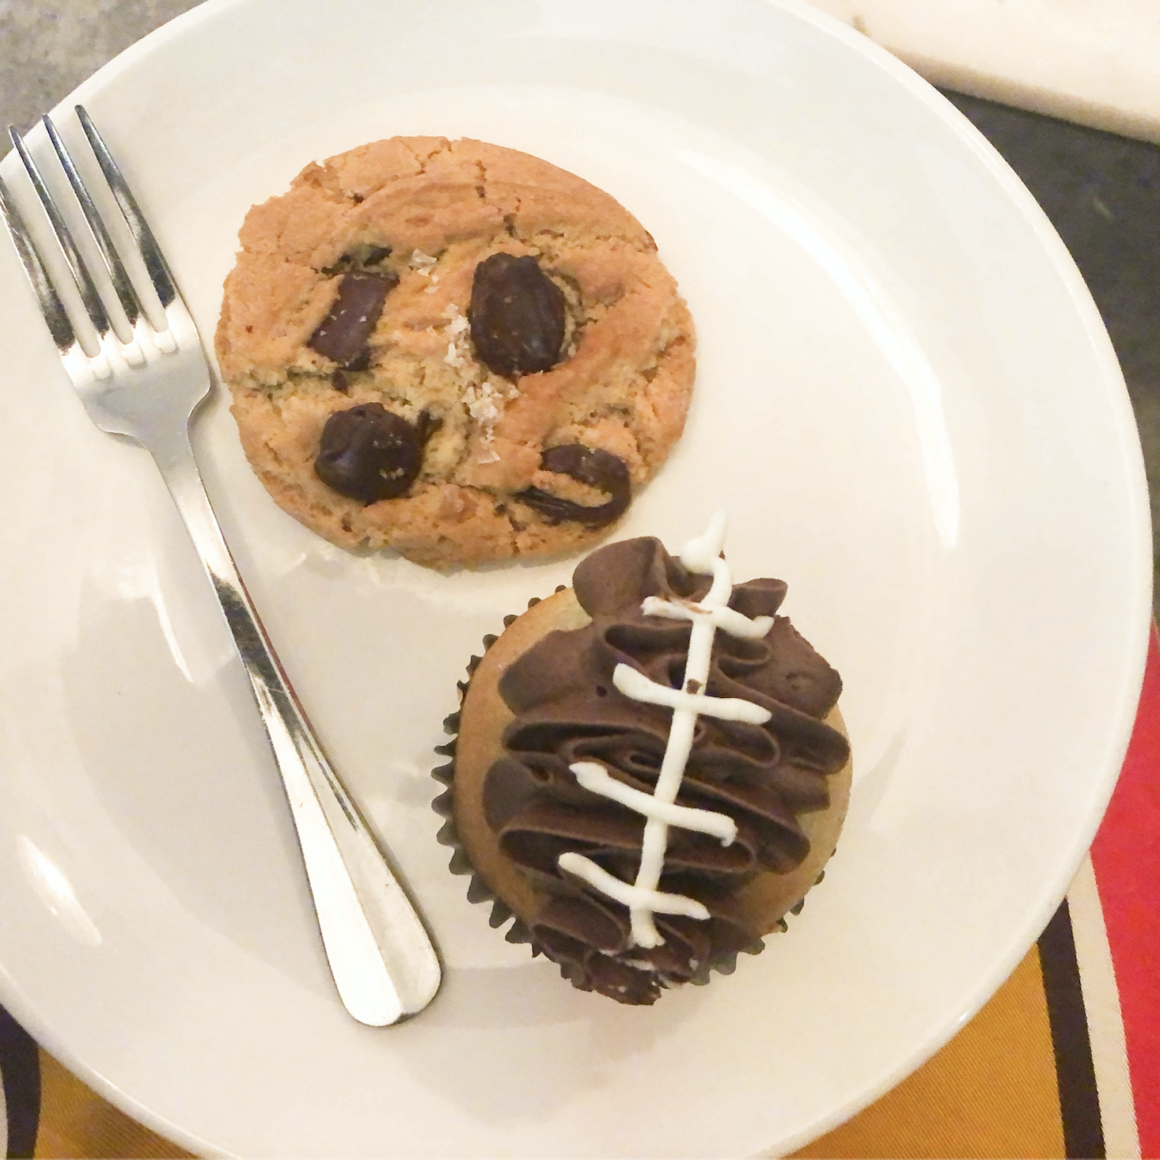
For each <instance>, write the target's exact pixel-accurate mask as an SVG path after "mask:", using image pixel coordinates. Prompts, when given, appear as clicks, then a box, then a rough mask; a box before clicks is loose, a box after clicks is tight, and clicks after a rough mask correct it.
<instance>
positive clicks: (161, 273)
mask: <svg viewBox="0 0 1160 1160" xmlns="http://www.w3.org/2000/svg"><path fill="white" fill-rule="evenodd" d="M76 114H77V119H78V120H79V121H80V123H81V128H82V129H83V130H84V131H85V136H86V137H87V138H88V140H89V145H90V146H91V147H92V150H93V153H94V155H95V156H96V158H97V164H98V165H100V167H101V172H102V173H103V174H104V175H105V180H106V181H107V182H108V183H109V188H110V189H111V190H112V191H113V196H114V197H115V198H116V199H117V204H118V205H119V206H120V207H121V213H123V214H124V215H125V222H126V224H127V225H128V226H129V230H130V232H131V233H132V235H133V238H134V240H135V241H136V243H137V248H138V249H139V250H140V251H141V257H142V258H143V259H144V260H145V269H146V270H147V271H148V273H149V280H150V281H151V282H152V283H153V289H154V290H156V291H157V297H158V298H160V299H161V305H162V307H164V308H168V307H169V305H170V303H171V302H173V300H174V299H175V298H178V297H179V295H178V293H177V285H176V283H175V282H174V281H173V275H172V274H170V272H169V266H168V264H167V263H166V261H165V258H164V256H163V255H162V253H161V247H160V246H158V244H157V239H156V238H155V237H154V236H153V231H152V230H151V229H150V228H149V223H148V222H147V221H146V220H145V217H144V215H143V214H142V213H141V210H140V208H139V207H138V205H137V199H136V198H135V197H134V196H133V192H132V190H130V189H129V186H128V183H127V182H126V181H125V178H124V175H123V174H122V173H121V170H120V169H119V168H118V166H117V163H116V162H115V161H114V160H113V157H112V154H111V153H110V152H109V150H108V148H107V147H106V145H105V143H104V141H102V140H101V135H100V133H98V132H97V127H96V126H95V125H94V124H93V122H92V120H91V119H90V117H89V115H88V113H86V112H85V109H84V106H83V105H77V106H76Z"/></svg>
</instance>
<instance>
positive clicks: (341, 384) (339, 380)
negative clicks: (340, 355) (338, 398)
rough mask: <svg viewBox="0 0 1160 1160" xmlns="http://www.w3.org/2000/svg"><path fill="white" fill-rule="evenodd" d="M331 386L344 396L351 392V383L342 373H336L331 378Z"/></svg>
mask: <svg viewBox="0 0 1160 1160" xmlns="http://www.w3.org/2000/svg"><path fill="white" fill-rule="evenodd" d="M330 385H331V386H332V387H333V388H334V389H335V390H336V391H341V392H342V393H343V394H344V395H345V394H348V393H349V392H350V383H348V382H347V381H346V375H345V374H343V372H342V371H335V372H334V374H332V375H331V376H330Z"/></svg>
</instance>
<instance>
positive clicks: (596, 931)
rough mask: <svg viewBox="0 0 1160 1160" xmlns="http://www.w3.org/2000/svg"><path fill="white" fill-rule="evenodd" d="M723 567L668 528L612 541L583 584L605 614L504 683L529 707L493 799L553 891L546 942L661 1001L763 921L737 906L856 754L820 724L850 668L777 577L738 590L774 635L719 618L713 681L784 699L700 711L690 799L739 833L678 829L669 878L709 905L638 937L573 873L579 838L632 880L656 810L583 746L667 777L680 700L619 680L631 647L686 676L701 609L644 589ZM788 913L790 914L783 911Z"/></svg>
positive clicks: (621, 767)
mask: <svg viewBox="0 0 1160 1160" xmlns="http://www.w3.org/2000/svg"><path fill="white" fill-rule="evenodd" d="M709 584H710V578H709V577H707V576H698V575H694V574H692V573H690V572H688V571H687V570H686V569H685V568H684V567H683V566H682V565H681V563H680V562H679V561H678V560H676V559H674V558H673V557H672V556H670V555H669V554H668V553H667V552H666V551H665V549H664V547H663V546H662V544H661V543H660V541H659V540H656V539H652V538H643V539H636V540H626V541H623V542H621V543H617V544H612V545H610V546H608V547H606V548H603V549H601V550H600V551H598V552H595V553H594V554H593V555H591V556H589V557H588V558H587V559H586V560H585V561H584V562H583V563H581V564H580V566H579V567H578V568H577V569H576V572H575V574H574V577H573V586H574V589H575V593H576V597H577V599H578V600H579V602H580V604H581V606H582V607H583V608H584V610H585V611H586V612H587V613H588V614H589V616H591V617H592V623H591V624H589V625H587V626H585V627H584V628H581V629H577V630H574V631H568V632H563V631H556V632H552V633H550V634H549V635H548V636H546V637H544V639H542V640H541V641H539V642H537V643H536V644H535V645H534V646H533V647H532V648H531V649H529V650H528V651H527V652H526V653H524V655H523V656H521V657H520V658H519V659H518V660H517V661H516V662H515V663H514V664H512V665H511V666H509V668H508V669H507V671H506V672H505V673H504V675H503V677H502V678H501V680H500V684H499V691H500V695H501V696H502V697H503V699H504V701H505V702H506V703H507V705H508V707H509V708H510V709H511V710H512V712H513V713H514V714H515V720H513V721H512V722H511V723H510V724H509V726H508V727H507V729H506V730H505V732H504V736H503V742H504V747H505V755H504V756H503V757H502V758H500V759H499V760H497V761H496V762H495V763H494V764H493V765H492V766H491V768H490V769H489V770H488V772H487V775H486V779H485V782H484V791H483V793H484V796H483V804H484V812H485V815H486V819H487V822H488V824H489V825H490V827H491V828H492V830H493V831H494V832H495V833H496V835H497V837H498V840H499V843H500V846H501V848H502V850H503V851H504V853H505V854H507V855H508V856H509V857H510V858H512V859H513V860H514V861H515V862H516V863H517V864H518V865H519V866H520V867H521V868H522V869H523V871H524V872H525V874H526V875H527V876H528V877H529V879H530V881H531V883H532V885H533V886H534V887H535V888H536V891H537V893H538V895H539V896H540V898H541V899H542V904H541V906H540V909H539V912H538V913H537V914H536V915H535V917H534V919H533V920H532V921H531V923H530V924H529V925H530V928H531V934H532V939H533V945H536V946H538V947H539V948H540V949H541V950H543V951H544V953H545V954H547V955H548V956H549V957H550V958H552V959H554V960H555V961H556V962H557V963H559V964H560V966H561V968H562V970H563V973H564V975H565V976H566V977H567V978H569V979H570V980H571V981H572V983H573V984H575V985H576V986H577V987H580V988H581V989H583V990H592V989H595V990H597V991H600V992H602V993H604V994H606V995H609V996H611V997H612V998H614V999H618V1000H620V1001H621V1002H627V1003H652V1002H653V1001H654V1000H655V999H656V998H657V997H658V996H659V995H660V988H661V987H662V986H666V985H671V984H675V983H680V982H685V981H688V980H689V979H692V978H695V977H700V976H703V975H704V974H705V973H707V971H708V968H709V967H710V966H712V965H714V964H715V963H722V962H726V961H728V960H729V959H730V958H732V957H733V956H735V955H736V953H737V952H738V951H740V950H743V949H746V948H748V947H750V946H752V945H753V944H754V943H755V941H756V940H758V939H759V938H760V936H761V935H762V934H763V933H765V931H764V930H763V929H756V928H755V927H754V926H753V920H752V919H747V918H746V916H745V915H744V914H743V913H742V910H741V908H740V907H739V906H738V905H737V902H736V894H737V891H738V890H739V888H740V887H741V886H743V885H744V884H745V883H746V882H748V881H749V880H750V879H751V878H752V877H753V876H754V875H756V874H757V873H759V872H761V871H762V870H771V871H774V872H779V873H784V872H786V871H789V870H792V869H793V868H794V867H795V866H798V865H799V864H800V863H801V862H802V860H803V859H804V858H805V856H806V854H807V853H808V851H809V841H808V839H807V838H806V836H805V834H804V833H803V832H802V829H801V827H800V826H799V824H798V820H797V818H798V815H800V814H802V813H805V812H807V811H811V810H819V809H824V808H825V807H826V806H827V805H828V804H829V794H828V791H827V786H826V777H827V775H828V774H831V773H834V772H836V771H837V770H839V769H841V768H842V767H843V766H844V765H845V763H846V760H847V757H848V755H849V750H848V746H847V743H846V740H845V738H844V737H843V736H842V735H841V734H840V733H839V732H837V730H835V729H832V728H830V727H829V726H828V725H825V724H823V723H822V721H821V718H823V717H824V716H825V715H826V714H827V713H828V712H829V711H830V710H831V709H832V708H833V706H834V704H835V702H836V701H837V699H838V694H839V693H840V692H841V687H842V685H841V679H840V678H839V676H838V674H837V673H836V672H835V671H834V670H833V669H832V668H831V667H830V666H829V665H828V664H827V663H826V662H825V661H824V660H823V659H822V658H821V657H820V656H819V655H818V654H817V653H816V652H815V651H814V650H813V648H812V647H811V646H810V645H809V643H808V642H807V641H805V640H804V639H803V638H802V637H801V636H799V635H798V633H797V632H795V631H794V629H793V627H792V626H791V625H790V622H789V620H788V619H786V618H785V617H783V616H774V614H775V613H776V611H777V609H778V607H779V606H780V605H781V602H782V600H783V599H784V598H785V592H786V586H785V584H784V583H782V582H781V581H780V580H750V581H748V582H747V583H744V584H738V585H736V586H735V587H734V589H733V594H732V598H731V599H730V602H729V604H730V607H731V608H734V609H736V610H738V611H739V612H742V613H744V614H745V615H746V616H750V617H756V616H774V621H773V626H772V628H771V629H770V631H769V633H768V634H767V635H766V636H765V637H764V638H762V639H760V640H743V639H740V638H737V637H734V636H731V635H729V634H728V633H725V632H723V631H719V632H718V633H717V634H716V638H715V641H714V647H713V659H712V665H711V668H710V673H709V678H708V682H707V684H708V688H707V689H706V690H703V691H705V692H707V693H708V694H709V695H711V696H718V697H741V698H744V699H746V700H749V701H753V702H755V703H756V704H758V705H761V706H762V707H764V708H766V709H768V710H769V712H770V714H771V717H770V720H769V722H768V723H767V724H765V725H751V724H746V723H744V722H734V721H724V720H720V719H716V718H711V717H700V718H699V719H698V722H697V726H696V733H695V737H694V743H693V750H692V753H691V755H690V758H689V762H688V765H687V767H686V770H685V777H684V781H683V783H682V786H681V791H680V795H679V797H678V799H677V801H678V803H679V804H680V805H684V806H690V807H694V808H700V809H710V810H714V811H716V812H718V813H722V814H727V815H728V816H729V817H731V818H732V819H733V820H734V821H735V822H736V823H737V838H736V840H735V841H734V842H733V843H732V844H731V845H729V846H722V845H721V843H720V842H719V841H718V840H717V839H715V838H713V837H710V836H708V835H705V834H700V833H695V832H692V831H688V830H682V829H678V828H675V827H673V828H670V830H669V841H668V848H667V853H666V857H665V867H664V872H663V874H662V877H661V881H660V885H659V889H660V890H662V891H666V892H671V893H677V894H684V895H686V896H688V897H691V898H695V899H697V900H698V901H700V902H702V903H704V905H705V906H706V907H707V908H708V910H709V913H710V918H709V919H708V920H698V919H690V918H684V917H680V916H673V915H664V914H658V915H656V922H657V928H658V930H659V931H660V933H661V934H662V936H663V937H664V940H665V941H664V944H663V945H661V946H659V947H657V948H655V949H653V950H643V949H641V948H639V947H634V946H630V940H629V917H628V911H627V909H626V908H625V907H624V906H622V905H620V904H619V903H616V902H613V901H612V900H611V899H609V898H608V897H606V896H605V895H603V894H600V893H598V892H596V891H594V890H593V889H591V888H590V887H588V886H587V885H585V884H584V883H582V882H580V881H578V880H577V879H574V878H572V877H569V876H567V875H565V874H563V873H562V872H561V871H560V869H559V868H558V866H557V864H556V860H557V858H558V856H559V855H560V854H562V853H564V852H565V851H569V850H574V851H577V852H579V853H582V854H584V855H585V856H586V857H588V858H590V859H592V861H594V862H596V863H597V864H598V865H600V866H602V867H603V868H604V869H605V870H607V871H609V872H610V873H611V874H614V875H616V876H617V877H619V878H621V879H622V880H624V881H626V882H632V881H633V880H634V879H635V877H636V873H637V869H638V866H639V860H640V849H641V838H642V834H643V831H644V819H643V818H642V817H641V815H640V814H638V813H636V812H634V811H633V810H631V809H629V808H628V807H626V806H622V805H620V804H618V803H616V802H613V801H611V800H609V799H608V798H606V797H603V796H601V795H599V794H595V793H592V792H590V791H589V790H586V789H584V788H582V787H581V786H580V785H579V784H578V783H577V781H576V777H575V775H574V774H573V773H572V772H571V771H570V770H569V768H568V767H569V764H570V763H572V762H574V761H582V760H588V761H597V762H600V763H601V764H603V765H604V766H605V767H606V768H607V769H608V771H609V773H610V774H611V775H612V776H613V777H614V778H616V779H617V780H619V781H622V782H624V783H625V784H627V785H629V786H632V787H633V788H635V789H639V790H642V791H644V792H652V790H653V788H654V787H655V784H656V778H657V773H658V771H659V769H660V764H661V759H662V757H663V755H664V751H665V745H666V741H667V738H668V729H669V720H670V718H671V715H672V714H671V711H670V710H669V709H666V708H663V707H660V706H656V705H650V704H644V703H641V702H638V701H634V700H631V699H630V698H628V697H626V696H624V695H623V694H622V693H620V692H619V691H618V690H617V689H616V688H615V687H614V685H613V683H612V673H613V669H614V668H615V667H616V665H617V664H621V663H623V664H628V665H631V666H633V667H634V668H636V669H638V670H640V671H641V672H643V673H645V674H646V675H647V676H649V677H650V678H652V679H653V680H654V681H658V682H661V683H663V684H667V685H670V686H672V687H673V688H680V687H681V682H682V680H683V677H684V669H685V660H686V650H687V648H688V642H689V633H690V630H691V625H690V624H689V622H687V621H675V620H666V619H661V618H659V617H655V616H645V615H644V614H643V613H642V612H641V610H640V606H641V602H642V601H643V600H644V598H645V597H646V596H659V597H661V598H663V599H667V600H699V599H701V598H702V597H703V596H704V595H705V594H706V593H707V591H708V588H709ZM772 917H773V918H776V917H777V916H772Z"/></svg>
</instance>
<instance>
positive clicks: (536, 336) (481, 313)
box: [467, 254, 564, 379]
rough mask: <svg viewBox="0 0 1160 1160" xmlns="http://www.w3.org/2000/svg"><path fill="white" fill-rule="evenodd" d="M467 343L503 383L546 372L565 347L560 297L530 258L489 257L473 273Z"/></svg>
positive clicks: (560, 292)
mask: <svg viewBox="0 0 1160 1160" xmlns="http://www.w3.org/2000/svg"><path fill="white" fill-rule="evenodd" d="M467 317H468V319H469V321H470V322H471V341H472V342H473V343H474V344H475V353H476V355H477V356H478V358H479V361H480V362H482V363H483V364H484V365H485V366H486V367H488V368H489V369H490V370H492V371H494V372H495V373H496V374H497V375H503V376H504V378H508V379H511V378H515V377H516V376H517V375H530V374H534V373H535V372H536V371H546V370H547V369H548V368H549V367H552V366H555V365H556V363H557V362H558V361H559V359H560V347H561V346H562V345H563V343H564V294H563V292H562V291H561V289H560V287H559V286H557V285H556V283H555V282H553V281H552V280H551V279H550V278H549V277H548V276H547V275H546V274H545V273H544V272H543V270H541V269H540V267H539V264H538V263H537V262H536V259H535V258H532V257H523V258H517V257H516V256H515V255H514V254H492V256H491V257H490V258H486V259H485V260H484V261H482V262H480V263H479V265H478V266H476V267H475V277H474V279H473V280H472V284H471V306H470V308H469V309H468V314H467Z"/></svg>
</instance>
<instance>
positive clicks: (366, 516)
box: [216, 137, 695, 568]
mask: <svg viewBox="0 0 1160 1160" xmlns="http://www.w3.org/2000/svg"><path fill="white" fill-rule="evenodd" d="M239 240H240V242H241V247H242V249H241V253H240V254H239V255H238V260H237V264H236V265H235V267H234V269H233V271H232V272H231V273H230V275H229V277H228V278H227V279H226V283H225V297H224V301H223V303H222V312H221V318H220V321H219V323H218V329H217V338H216V346H217V356H218V362H219V364H220V367H221V371H222V374H223V376H224V378H225V381H226V382H227V383H228V385H229V388H230V391H231V393H232V396H233V413H234V416H235V418H236V420H237V423H238V429H239V432H240V435H241V441H242V446H243V448H244V450H245V453H246V456H247V457H248V459H249V461H250V464H251V465H252V467H253V469H254V471H255V472H256V473H257V475H258V477H259V478H260V479H261V480H262V482H263V483H264V484H265V486H266V487H267V489H268V490H269V492H270V494H271V495H272V496H273V498H274V499H275V500H276V501H277V503H278V504H279V505H281V507H283V508H284V509H285V510H286V511H287V512H289V513H290V514H291V515H293V516H295V517H296V518H297V519H299V520H300V521H301V522H302V523H304V524H305V525H306V526H307V527H309V528H311V529H312V530H313V531H315V532H317V533H319V534H320V535H322V536H325V537H326V538H327V539H328V540H331V541H332V542H334V543H336V544H339V545H341V546H343V547H348V548H359V547H364V548H380V547H389V548H393V549H396V550H397V551H399V552H400V553H402V554H403V555H404V556H406V557H407V558H408V559H411V560H414V561H415V562H416V563H419V564H425V565H428V566H431V567H436V568H447V567H452V566H455V565H462V564H473V563H478V562H482V561H486V560H496V559H504V558H508V557H512V556H517V555H519V556H530V555H538V554H547V553H554V552H559V551H564V550H570V549H574V548H578V547H581V546H582V545H585V544H587V543H590V542H591V541H592V540H594V539H596V538H598V537H600V536H601V535H603V534H604V532H605V531H606V530H607V529H608V528H609V526H610V525H611V524H613V523H614V522H615V521H616V520H617V519H618V518H619V517H620V516H621V515H623V513H624V511H625V510H626V509H627V507H628V505H629V503H630V502H631V499H632V493H633V489H634V488H636V487H639V486H640V485H641V484H642V483H643V482H644V481H645V480H647V479H648V478H649V477H650V476H651V475H652V474H653V473H654V472H655V471H656V469H657V468H658V467H659V466H660V464H661V463H662V462H663V461H664V459H665V457H666V456H667V454H668V452H669V448H670V447H671V446H672V444H673V442H674V441H675V440H676V439H677V438H678V437H679V436H680V434H681V430H682V428H683V426H684V422H685V414H686V411H687V409H688V405H689V397H690V393H691V390H692V385H693V375H694V367H695V362H694V346H695V342H694V336H693V325H692V320H691V318H690V316H689V311H688V309H687V307H686V306H685V303H684V301H683V300H682V299H681V297H680V295H679V293H678V292H677V286H676V282H675V281H674V280H673V278H672V276H671V275H670V274H669V273H668V271H667V270H666V269H665V268H664V266H663V265H662V264H661V262H660V259H659V258H658V257H657V253H656V245H655V243H654V242H653V239H652V238H651V237H650V236H649V234H648V232H647V231H646V230H645V229H644V228H643V227H642V226H641V225H640V223H639V222H638V221H637V220H636V219H635V218H634V217H633V216H632V215H631V214H630V213H628V211H627V210H625V209H624V208H623V207H622V206H621V205H619V204H618V203H617V202H616V201H615V200H614V199H613V198H611V197H610V196H609V195H608V194H606V193H603V192H602V191H601V190H599V189H597V188H595V187H594V186H592V185H590V184H588V183H587V182H586V181H583V180H581V179H580V178H579V177H576V176H574V175H573V174H570V173H567V172H565V171H564V170H562V169H558V168H556V167H555V166H553V165H549V164H548V163H547V162H545V161H541V160H539V159H537V158H535V157H532V156H529V155H528V154H526V153H518V152H516V151H515V150H512V149H505V148H501V147H500V146H497V145H488V144H485V143H484V142H481V141H471V140H459V141H448V140H445V139H443V138H438V137H394V138H391V139H390V140H386V141H378V142H375V143H373V144H370V145H364V146H361V147H360V148H357V149H352V150H351V151H350V152H348V153H343V154H340V155H339V156H337V157H332V158H331V159H330V160H328V161H325V162H323V163H322V164H311V165H308V166H307V167H306V168H305V169H304V170H303V171H302V172H301V173H300V174H299V175H298V176H297V177H296V178H295V179H294V181H293V183H292V184H291V187H290V190H289V192H287V193H285V194H283V195H281V196H279V197H274V198H272V199H271V200H269V201H267V202H265V203H264V204H262V205H258V206H255V207H254V208H253V209H251V210H250V212H249V213H248V214H247V215H246V220H245V222H244V224H243V226H242V229H241V233H240V237H239Z"/></svg>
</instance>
